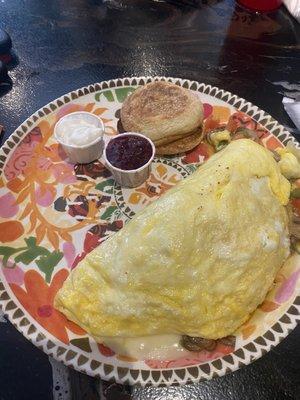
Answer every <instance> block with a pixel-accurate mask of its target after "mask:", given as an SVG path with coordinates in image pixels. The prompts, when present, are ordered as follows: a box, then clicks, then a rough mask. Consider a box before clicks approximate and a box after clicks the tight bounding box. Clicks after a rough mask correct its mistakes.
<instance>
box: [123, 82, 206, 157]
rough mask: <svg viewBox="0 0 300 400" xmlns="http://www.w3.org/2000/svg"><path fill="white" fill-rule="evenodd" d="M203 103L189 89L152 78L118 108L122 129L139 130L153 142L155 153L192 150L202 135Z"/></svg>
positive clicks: (166, 153) (165, 153)
mask: <svg viewBox="0 0 300 400" xmlns="http://www.w3.org/2000/svg"><path fill="white" fill-rule="evenodd" d="M202 122H203V106H202V103H201V101H200V99H199V98H198V97H197V96H195V94H194V93H193V92H191V91H190V90H187V89H184V88H182V87H180V86H178V85H174V84H172V83H170V82H161V81H158V82H152V83H148V84H147V85H145V86H142V87H140V88H139V89H137V90H136V91H134V92H133V93H132V94H131V95H130V96H128V97H127V99H126V100H125V101H124V103H123V105H122V108H121V123H122V126H123V128H124V129H125V131H132V132H140V133H143V134H144V135H146V136H148V137H149V138H150V139H151V140H152V141H153V143H154V144H155V146H156V154H164V155H168V154H177V153H183V152H185V151H189V150H192V149H193V148H194V147H196V146H197V145H198V144H199V143H200V142H201V139H202V137H203V133H202Z"/></svg>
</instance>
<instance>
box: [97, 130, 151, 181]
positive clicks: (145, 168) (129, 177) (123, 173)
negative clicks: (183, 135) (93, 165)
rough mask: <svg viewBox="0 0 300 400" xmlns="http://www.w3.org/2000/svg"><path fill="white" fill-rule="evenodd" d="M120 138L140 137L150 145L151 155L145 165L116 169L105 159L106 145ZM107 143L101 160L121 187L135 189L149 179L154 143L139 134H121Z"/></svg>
mask: <svg viewBox="0 0 300 400" xmlns="http://www.w3.org/2000/svg"><path fill="white" fill-rule="evenodd" d="M120 136H122V137H124V136H140V137H142V138H143V139H146V140H147V141H148V142H149V143H150V145H151V147H152V155H151V157H150V158H149V160H148V161H147V163H146V164H144V165H142V166H141V167H139V168H137V169H129V170H126V169H120V168H117V167H115V166H114V165H112V164H111V163H110V162H109V160H108V159H107V155H106V149H107V145H108V143H110V142H111V141H112V140H116V139H117V138H118V137H120ZM108 143H106V146H105V148H104V151H103V158H104V160H105V164H106V167H107V168H108V169H109V170H110V172H111V173H112V175H113V177H114V179H115V180H116V181H117V182H118V183H119V184H120V185H121V186H125V187H129V188H133V187H137V186H140V185H141V184H142V183H144V182H145V181H146V180H147V179H148V178H149V175H150V172H151V163H152V161H153V158H154V156H155V146H154V143H153V142H152V140H150V139H149V138H147V137H146V136H144V135H141V134H140V133H135V132H126V133H122V134H120V135H117V136H114V137H112V138H111V139H110V140H109V142H108Z"/></svg>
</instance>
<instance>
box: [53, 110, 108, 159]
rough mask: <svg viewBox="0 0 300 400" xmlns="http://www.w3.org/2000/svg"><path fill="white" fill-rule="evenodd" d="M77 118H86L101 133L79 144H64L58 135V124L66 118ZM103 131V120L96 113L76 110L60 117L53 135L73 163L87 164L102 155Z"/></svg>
mask: <svg viewBox="0 0 300 400" xmlns="http://www.w3.org/2000/svg"><path fill="white" fill-rule="evenodd" d="M77 116H78V118H79V117H80V119H86V121H87V122H88V123H89V124H92V125H94V126H95V127H96V128H100V129H101V134H100V135H99V137H98V138H97V139H95V140H93V141H92V142H91V143H88V144H85V145H82V146H79V145H75V144H74V145H73V144H72V145H71V144H66V143H64V141H63V138H62V137H61V136H60V135H59V132H58V131H59V126H60V125H61V124H63V123H64V122H65V121H66V120H67V119H68V118H72V119H74V118H77ZM104 131H105V126H104V123H103V121H102V120H101V119H100V118H99V117H97V115H95V114H92V113H89V112H86V111H76V112H73V113H70V114H67V115H65V116H64V117H62V118H61V119H60V120H59V121H58V122H57V123H56V125H55V127H54V137H55V139H56V140H57V141H58V143H59V144H60V145H61V146H62V148H63V149H64V151H65V153H66V154H67V156H68V157H69V160H70V161H71V162H73V163H75V164H88V163H90V162H92V161H94V160H97V159H99V158H100V157H101V156H102V153H103V148H104V141H103V135H104Z"/></svg>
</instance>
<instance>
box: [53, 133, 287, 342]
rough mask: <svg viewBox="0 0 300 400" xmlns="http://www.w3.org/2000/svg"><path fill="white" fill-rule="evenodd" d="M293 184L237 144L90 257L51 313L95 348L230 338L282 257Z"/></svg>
mask: <svg viewBox="0 0 300 400" xmlns="http://www.w3.org/2000/svg"><path fill="white" fill-rule="evenodd" d="M289 194H290V183H289V182H288V180H287V179H286V178H285V177H284V176H283V175H282V174H281V172H280V169H279V166H278V165H277V163H276V162H275V160H274V159H273V157H272V154H271V153H270V152H269V151H268V150H266V149H265V148H263V147H262V146H261V145H259V144H257V143H255V142H253V141H251V140H249V139H240V140H236V141H233V142H231V143H230V144H229V145H228V146H227V147H226V148H225V149H223V150H221V151H220V152H219V153H216V154H215V155H213V156H212V157H211V158H210V159H209V160H208V161H207V162H205V163H204V164H203V165H201V166H200V167H199V168H198V170H197V171H196V172H195V173H193V174H192V175H191V176H190V177H188V178H187V179H185V180H183V181H181V182H180V183H178V184H177V185H176V186H174V188H172V189H170V190H169V191H168V192H167V193H165V194H164V195H163V196H162V197H161V198H160V199H158V200H157V201H155V202H153V203H152V204H150V205H149V206H147V207H146V208H145V209H144V210H142V211H141V212H139V213H138V214H137V215H136V216H135V217H134V218H133V219H132V220H131V221H130V222H128V223H127V224H126V226H125V227H124V228H123V229H122V230H120V231H119V232H117V233H116V234H115V235H114V236H112V237H111V238H109V239H108V240H106V241H105V242H104V243H103V244H101V245H100V246H99V247H98V248H96V249H95V250H93V251H92V252H91V253H90V254H88V255H87V256H86V257H85V259H84V260H82V261H81V262H80V263H79V265H78V266H77V268H76V269H75V270H73V271H72V272H71V273H70V275H69V277H68V278H67V280H66V281H65V283H64V285H63V287H62V288H61V289H60V290H59V292H58V294H57V296H56V298H55V306H56V308H57V309H58V310H60V311H61V312H62V313H64V314H65V315H66V316H67V318H69V319H70V320H72V321H74V322H76V323H77V324H79V325H80V326H81V327H83V328H84V329H85V330H86V331H87V332H89V333H90V334H91V335H93V336H94V337H95V338H96V339H97V338H99V340H100V338H101V337H124V338H125V337H138V336H149V335H162V334H185V335H189V336H200V337H203V338H209V339H218V338H221V337H224V336H227V335H229V334H232V333H233V332H234V331H235V330H236V329H237V328H238V327H239V326H240V325H242V324H243V323H244V322H245V321H246V320H247V319H248V318H249V315H250V314H251V313H252V312H253V311H254V310H255V309H256V308H257V306H258V305H259V304H260V303H262V302H263V300H264V298H265V296H266V294H267V292H268V290H269V289H270V287H271V286H272V283H273V281H274V278H275V275H276V273H277V272H278V270H279V268H280V267H281V266H282V264H283V263H284V262H285V260H286V259H287V257H288V256H289V232H288V217H287V212H286V208H285V205H286V204H287V203H288V201H289Z"/></svg>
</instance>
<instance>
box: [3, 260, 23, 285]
mask: <svg viewBox="0 0 300 400" xmlns="http://www.w3.org/2000/svg"><path fill="white" fill-rule="evenodd" d="M2 271H3V274H4V276H5V279H6V281H7V283H9V284H11V283H14V284H16V285H19V286H22V285H23V283H24V271H23V270H22V269H21V268H20V267H18V266H17V265H16V264H14V263H12V262H11V261H8V263H7V265H6V266H4V265H2Z"/></svg>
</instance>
